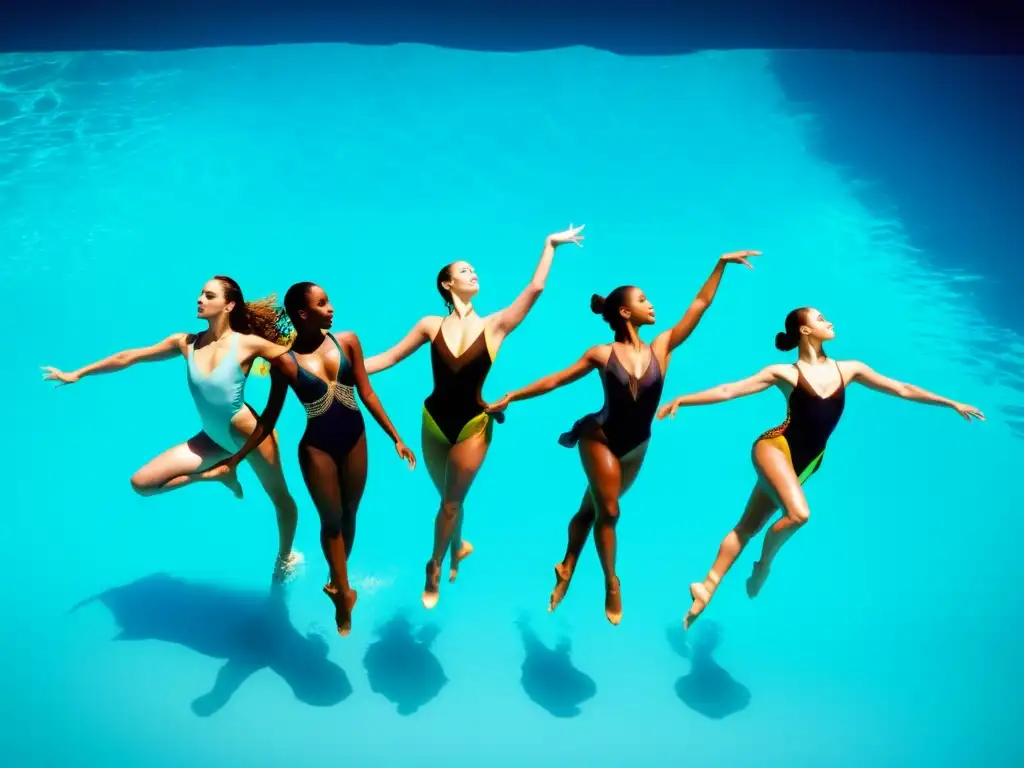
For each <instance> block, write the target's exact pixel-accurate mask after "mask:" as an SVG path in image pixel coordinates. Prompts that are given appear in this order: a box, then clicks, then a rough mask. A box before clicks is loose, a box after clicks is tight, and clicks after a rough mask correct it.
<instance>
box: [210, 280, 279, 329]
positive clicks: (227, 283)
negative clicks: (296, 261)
mask: <svg viewBox="0 0 1024 768" xmlns="http://www.w3.org/2000/svg"><path fill="white" fill-rule="evenodd" d="M213 279H214V280H217V281H218V282H219V283H220V284H221V285H222V286H223V287H224V299H225V300H226V301H232V302H234V303H235V306H234V309H232V310H231V314H229V315H228V327H230V328H231V330H233V331H235V332H237V333H251V334H254V335H256V336H259V337H261V338H264V339H266V340H267V341H272V342H274V343H275V344H276V343H278V342H279V341H280V340H281V339H282V338H283V337H284V336H285V335H286V329H285V327H284V315H283V312H282V311H281V308H280V307H279V306H278V305H277V296H276V295H275V294H273V293H272V294H270V295H269V296H264V297H263V298H262V299H257V300H256V301H246V300H245V297H244V296H243V295H242V289H241V288H240V287H239V285H238V283H236V282H235V281H234V280H232V279H231V278H230V277H228V276H227V275H214V277H213Z"/></svg>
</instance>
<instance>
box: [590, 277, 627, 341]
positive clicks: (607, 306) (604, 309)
mask: <svg viewBox="0 0 1024 768" xmlns="http://www.w3.org/2000/svg"><path fill="white" fill-rule="evenodd" d="M632 290H633V286H632V285H620V286H619V287H618V288H616V289H615V290H614V291H612V292H611V293H609V294H608V295H607V296H601V295H599V294H596V293H595V294H594V295H593V296H591V297H590V311H591V312H593V313H594V314H595V315H600V316H601V318H602V319H603V320H604V321H605V322H606V323H608V325H609V326H611V329H612V331H614V332H615V340H616V341H628V340H629V332H628V331H627V330H626V325H627V323H626V318H624V317H623V316H622V315H621V314H619V310H620V309H622V308H623V307H624V306H626V299H627V297H628V296H629V292H630V291H632Z"/></svg>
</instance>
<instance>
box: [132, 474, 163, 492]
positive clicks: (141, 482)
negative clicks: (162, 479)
mask: <svg viewBox="0 0 1024 768" xmlns="http://www.w3.org/2000/svg"><path fill="white" fill-rule="evenodd" d="M130 482H131V484H132V490H133V491H135V493H137V494H138V495H139V496H151V495H153V493H155V492H156V490H157V488H158V486H157V484H156V483H154V482H153V480H152V478H150V477H148V476H147V475H145V474H144V473H142V472H136V473H135V474H134V475H132V478H131V481H130Z"/></svg>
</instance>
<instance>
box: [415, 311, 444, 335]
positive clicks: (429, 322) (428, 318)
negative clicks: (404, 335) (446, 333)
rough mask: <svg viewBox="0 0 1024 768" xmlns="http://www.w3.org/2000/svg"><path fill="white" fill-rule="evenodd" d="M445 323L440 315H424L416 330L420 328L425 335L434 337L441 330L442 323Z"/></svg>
mask: <svg viewBox="0 0 1024 768" xmlns="http://www.w3.org/2000/svg"><path fill="white" fill-rule="evenodd" d="M443 321H444V318H443V317H441V316H440V315H424V316H423V317H421V318H420V319H419V321H418V322H417V323H416V328H418V329H419V330H420V331H421V332H422V333H424V334H425V335H427V336H429V337H432V336H434V335H435V334H436V333H437V332H438V330H439V329H440V328H441V323H442V322H443Z"/></svg>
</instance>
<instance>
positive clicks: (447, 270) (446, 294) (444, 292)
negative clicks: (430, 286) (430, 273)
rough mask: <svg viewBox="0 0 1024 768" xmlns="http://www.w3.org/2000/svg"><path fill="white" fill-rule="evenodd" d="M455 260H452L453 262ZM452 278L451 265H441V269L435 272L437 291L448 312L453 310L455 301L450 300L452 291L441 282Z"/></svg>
mask: <svg viewBox="0 0 1024 768" xmlns="http://www.w3.org/2000/svg"><path fill="white" fill-rule="evenodd" d="M454 263H455V262H452V264H454ZM451 279H452V265H451V264H445V265H444V266H443V267H441V271H440V272H438V273H437V292H438V293H440V294H441V298H442V299H444V305H445V307H446V308H447V309H448V312H449V314H450V313H452V312H454V311H455V302H454V301H452V292H451V291H450V290H449V289H447V288H445V287H444V286H443V285H441V283H447V282H448V281H449V280H451Z"/></svg>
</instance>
